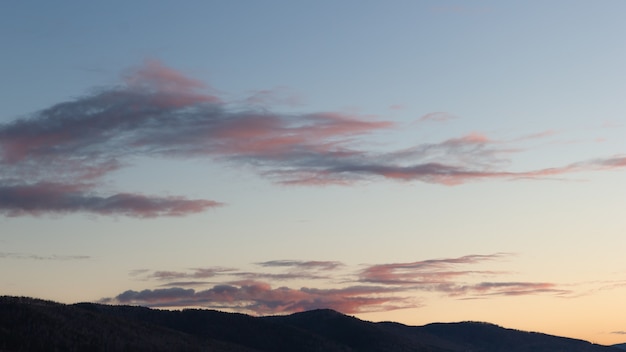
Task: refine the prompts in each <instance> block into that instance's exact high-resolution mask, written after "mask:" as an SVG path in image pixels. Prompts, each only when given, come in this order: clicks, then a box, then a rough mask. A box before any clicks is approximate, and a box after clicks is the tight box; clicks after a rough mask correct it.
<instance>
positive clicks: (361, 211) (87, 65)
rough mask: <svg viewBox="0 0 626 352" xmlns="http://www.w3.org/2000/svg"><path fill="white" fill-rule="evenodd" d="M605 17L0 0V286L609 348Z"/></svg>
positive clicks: (618, 307) (590, 9)
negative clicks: (545, 336) (486, 325)
mask: <svg viewBox="0 0 626 352" xmlns="http://www.w3.org/2000/svg"><path fill="white" fill-rule="evenodd" d="M624 13H626V2H624V1H621V0H605V1H572V0H567V1H549V2H545V1H532V2H528V1H506V2H505V1H391V2H387V1H362V0H360V1H348V0H345V1H184V2H182V3H174V2H170V1H161V2H159V1H133V2H130V3H128V2H122V1H108V2H102V3H93V2H90V3H85V2H83V1H59V2H49V1H19V2H15V1H14V2H2V3H0V43H1V47H2V55H1V57H2V60H1V64H0V77H2V82H3V84H2V85H0V96H2V105H1V106H0V109H1V110H0V111H1V114H0V170H1V171H0V216H1V217H0V287H1V288H2V292H0V294H6V295H26V296H34V297H39V298H44V299H50V300H56V301H60V302H66V303H73V302H79V301H92V302H104V303H112V304H138V305H145V306H151V307H160V308H182V307H205V308H213V309H222V310H227V311H240V312H244V313H249V314H261V315H265V314H286V313H291V312H296V311H301V310H307V309H314V308H333V309H336V310H339V311H341V312H343V313H346V314H351V315H355V316H357V317H360V318H362V319H366V320H373V321H381V320H395V321H399V322H403V323H406V324H412V325H421V324H426V323H429V322H435V321H441V322H448V321H462V320H478V321H488V322H492V323H496V324H499V325H503V326H506V327H510V328H517V329H523V330H532V331H542V332H546V333H550V334H556V335H561V336H569V337H575V338H582V339H586V340H589V341H592V342H597V343H605V344H609V343H618V342H624V341H626V336H625V335H626V300H624V297H625V295H626V256H624V253H623V252H624V248H626V236H625V234H626V217H625V216H624V214H623V211H624V209H626V181H625V180H626V179H625V176H626V142H625V141H626V139H625V138H624V135H625V133H626V126H625V125H624V124H625V123H626V99H624V95H625V93H626V68H625V63H626V39H625V38H626V36H625V35H624V34H626V22H625V21H624V19H623V17H624Z"/></svg>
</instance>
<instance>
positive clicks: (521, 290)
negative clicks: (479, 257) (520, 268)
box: [441, 282, 571, 297]
mask: <svg viewBox="0 0 626 352" xmlns="http://www.w3.org/2000/svg"><path fill="white" fill-rule="evenodd" d="M441 290H442V291H444V292H446V293H448V294H450V295H452V296H460V295H469V296H471V297H485V296H523V295H534V294H541V293H549V294H555V295H565V294H568V293H571V291H569V290H564V289H560V288H558V287H557V285H556V284H554V283H549V282H481V283H478V284H474V285H468V286H454V285H451V286H447V287H446V286H442V287H441Z"/></svg>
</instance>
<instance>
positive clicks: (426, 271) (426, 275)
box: [359, 253, 510, 285]
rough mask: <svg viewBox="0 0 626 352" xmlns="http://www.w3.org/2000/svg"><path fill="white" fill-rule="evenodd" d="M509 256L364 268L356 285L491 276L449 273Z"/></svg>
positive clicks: (441, 260) (472, 257)
mask: <svg viewBox="0 0 626 352" xmlns="http://www.w3.org/2000/svg"><path fill="white" fill-rule="evenodd" d="M508 255H510V254H505V253H496V254H490V255H467V256H463V257H459V258H448V259H430V260H423V261H417V262H411V263H394V264H378V265H372V266H370V267H367V268H365V269H364V270H363V271H361V273H360V274H359V281H361V282H367V283H377V284H388V285H415V284H433V283H441V282H447V281H448V280H450V279H452V278H455V277H459V276H466V275H469V274H494V272H492V271H467V270H461V271H459V270H451V268H454V267H456V266H459V265H468V264H479V263H482V262H486V261H491V260H496V259H500V258H503V257H505V256H508Z"/></svg>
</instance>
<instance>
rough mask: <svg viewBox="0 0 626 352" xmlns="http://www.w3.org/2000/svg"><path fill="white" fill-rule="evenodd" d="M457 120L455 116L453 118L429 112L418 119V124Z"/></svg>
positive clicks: (449, 115) (444, 113)
mask: <svg viewBox="0 0 626 352" xmlns="http://www.w3.org/2000/svg"><path fill="white" fill-rule="evenodd" d="M457 118H458V117H457V116H454V115H452V114H450V113H447V112H441V111H437V112H430V113H428V114H426V115H423V116H422V117H420V118H419V119H418V121H419V122H426V121H431V122H446V121H449V120H453V119H457Z"/></svg>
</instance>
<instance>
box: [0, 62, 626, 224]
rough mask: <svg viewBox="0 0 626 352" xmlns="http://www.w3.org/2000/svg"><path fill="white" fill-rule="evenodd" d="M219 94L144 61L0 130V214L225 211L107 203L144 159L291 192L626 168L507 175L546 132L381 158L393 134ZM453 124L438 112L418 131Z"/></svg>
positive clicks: (176, 202) (168, 200)
mask: <svg viewBox="0 0 626 352" xmlns="http://www.w3.org/2000/svg"><path fill="white" fill-rule="evenodd" d="M216 92H217V90H215V89H213V88H211V87H210V86H208V85H207V84H205V83H203V82H201V81H199V80H196V79H193V78H189V77H187V76H185V75H183V74H181V73H180V72H178V71H176V70H173V69H171V68H168V67H166V66H164V65H162V64H161V63H159V62H156V61H147V62H146V63H144V64H143V65H141V66H139V67H136V68H134V69H131V70H128V71H127V72H125V73H124V75H123V76H122V80H121V82H120V84H119V85H117V86H114V87H110V88H105V89H99V90H97V91H94V92H92V93H90V94H87V95H84V96H82V97H80V98H77V99H75V100H72V101H68V102H63V103H59V104H56V105H54V106H51V107H49V108H47V109H44V110H42V111H39V112H36V113H34V114H32V115H30V116H28V117H27V118H19V119H16V120H13V121H11V122H8V123H5V124H0V168H1V170H2V173H1V174H0V213H2V214H4V215H8V216H23V215H40V214H47V213H74V212H85V213H92V214H100V215H126V216H133V217H157V216H184V215H188V214H193V213H198V212H203V211H206V210H208V209H211V208H214V207H218V206H220V205H223V203H222V202H219V201H215V200H208V199H189V198H187V197H185V196H167V197H163V196H155V195H143V194H138V193H135V192H113V193H110V192H106V191H104V188H103V187H102V183H103V180H104V178H105V177H107V176H110V175H111V174H112V173H113V172H115V171H117V170H119V169H121V168H123V167H126V166H129V165H130V164H131V163H132V160H136V159H137V158H135V157H137V156H147V157H161V158H179V159H181V158H182V159H184V158H190V157H194V158H198V159H201V160H206V161H208V162H222V163H235V164H246V165H249V166H252V167H251V168H250V169H251V170H255V171H256V172H257V173H258V174H259V175H262V176H265V177H269V178H271V179H272V180H273V181H275V182H277V183H279V184H291V185H328V184H353V183H355V182H359V181H371V180H376V179H383V180H385V179H386V180H396V181H405V182H407V181H417V182H430V183H437V184H443V185H457V184H461V183H465V182H469V181H476V180H487V179H508V180H515V179H541V178H547V177H554V176H555V175H565V174H569V173H573V172H582V171H599V170H610V169H618V168H619V169H622V168H624V167H626V157H625V156H623V155H614V156H610V157H605V158H597V159H593V160H587V161H576V162H572V163H569V164H565V165H557V166H554V167H549V168H541V169H534V170H521V171H510V170H508V169H507V167H508V166H509V165H510V164H511V155H512V153H516V152H520V151H522V150H523V148H521V149H520V148H519V147H513V146H512V145H511V144H512V143H513V144H514V143H523V142H524V140H528V139H537V138H547V137H549V136H550V131H546V132H541V133H538V134H535V135H527V136H522V137H520V138H518V139H517V140H515V139H513V140H511V141H509V142H508V143H503V142H498V141H496V140H494V139H492V138H489V137H488V136H486V135H484V134H482V133H479V132H474V133H470V134H466V135H462V136H460V137H456V138H448V139H446V140H443V141H441V142H435V143H417V144H414V145H412V146H409V147H408V148H404V149H400V150H392V151H386V152H382V151H376V150H371V148H369V146H371V145H372V144H373V143H371V142H369V141H368V140H367V139H366V137H368V136H369V135H371V134H373V133H376V132H379V131H393V130H394V129H395V128H398V126H397V124H395V123H394V122H392V121H389V120H384V119H376V118H372V117H369V116H363V115H357V114H346V113H338V112H323V111H322V112H320V111H310V112H303V113H292V114H286V113H278V112H276V111H274V110H275V109H273V107H275V106H276V105H280V104H282V103H286V101H283V100H284V99H283V98H280V95H281V94H279V92H277V91H276V90H260V91H257V92H255V93H254V94H252V96H250V97H249V98H248V99H244V101H243V102H242V101H239V102H235V103H233V102H228V101H226V100H225V99H223V98H221V97H219V96H218V95H217V93H216ZM452 118H453V116H452V115H450V114H448V113H442V112H436V113H431V114H427V115H425V116H423V117H421V118H420V121H422V122H425V121H434V122H443V121H448V120H450V119H452ZM418 127H419V126H418ZM173 186H175V185H173Z"/></svg>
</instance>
